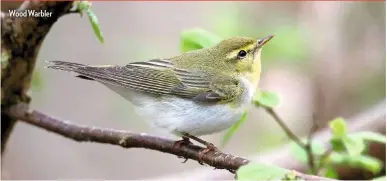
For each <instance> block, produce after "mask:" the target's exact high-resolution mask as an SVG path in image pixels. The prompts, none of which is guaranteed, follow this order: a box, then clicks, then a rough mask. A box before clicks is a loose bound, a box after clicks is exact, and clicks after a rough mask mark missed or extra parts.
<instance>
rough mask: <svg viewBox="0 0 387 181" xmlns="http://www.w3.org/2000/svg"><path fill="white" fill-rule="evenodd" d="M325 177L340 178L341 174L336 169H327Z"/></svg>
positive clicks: (328, 167)
mask: <svg viewBox="0 0 387 181" xmlns="http://www.w3.org/2000/svg"><path fill="white" fill-rule="evenodd" d="M324 176H325V177H328V178H333V179H337V178H339V174H338V173H337V171H336V170H335V168H333V166H327V167H325V171H324Z"/></svg>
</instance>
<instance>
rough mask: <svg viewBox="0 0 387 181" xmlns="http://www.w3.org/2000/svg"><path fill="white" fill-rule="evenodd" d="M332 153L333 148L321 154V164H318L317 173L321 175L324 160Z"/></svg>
mask: <svg viewBox="0 0 387 181" xmlns="http://www.w3.org/2000/svg"><path fill="white" fill-rule="evenodd" d="M331 153H332V150H327V151H325V152H324V153H323V154H322V155H321V156H320V159H319V160H320V161H319V164H318V165H317V168H316V175H320V171H321V169H322V168H323V166H324V160H325V159H326V158H328V157H329V156H330V155H331Z"/></svg>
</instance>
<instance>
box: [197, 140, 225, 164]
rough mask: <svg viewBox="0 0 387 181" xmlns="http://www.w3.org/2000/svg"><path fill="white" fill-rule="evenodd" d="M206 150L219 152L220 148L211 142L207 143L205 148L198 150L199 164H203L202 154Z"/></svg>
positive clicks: (205, 152) (206, 151)
mask: <svg viewBox="0 0 387 181" xmlns="http://www.w3.org/2000/svg"><path fill="white" fill-rule="evenodd" d="M208 152H220V150H219V149H218V148H217V147H215V146H214V145H213V144H212V143H208V144H207V148H204V149H203V150H202V151H200V152H199V155H198V162H199V163H200V164H201V165H203V157H204V155H205V154H207V153H208Z"/></svg>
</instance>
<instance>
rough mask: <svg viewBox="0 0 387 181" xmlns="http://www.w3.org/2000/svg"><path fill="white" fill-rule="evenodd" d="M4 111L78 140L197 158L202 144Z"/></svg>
mask: <svg viewBox="0 0 387 181" xmlns="http://www.w3.org/2000/svg"><path fill="white" fill-rule="evenodd" d="M5 112H6V113H7V115H9V116H10V117H12V118H13V119H17V120H20V121H23V122H26V123H28V124H31V125H34V126H37V127H40V128H43V129H46V130H47V131H50V132H53V133H56V134H59V135H62V136H64V137H66V138H70V139H73V140H75V141H79V142H95V143H104V144H112V145H117V146H121V147H123V148H146V149H151V150H157V151H160V152H163V153H169V154H173V155H176V156H178V157H184V158H188V159H192V160H196V161H198V160H199V152H200V151H201V150H202V149H204V148H203V147H200V146H196V145H193V144H188V145H186V144H183V145H181V146H180V147H175V146H174V143H175V141H173V140H169V139H165V138H161V137H156V136H151V135H147V134H136V133H132V132H128V131H122V130H114V129H107V128H98V127H88V126H83V125H76V124H73V123H70V122H68V121H62V120H59V119H55V118H52V117H50V116H48V115H45V114H43V113H41V112H38V111H34V110H31V109H29V108H28V105H27V104H24V103H20V104H17V105H15V106H12V107H11V108H9V109H7V110H6V111H5ZM201 161H203V162H204V163H206V164H208V165H210V166H212V167H214V168H216V169H227V170H229V171H231V172H234V173H235V171H236V170H237V169H238V168H239V167H241V166H243V165H246V164H248V163H249V162H250V161H249V160H248V159H245V158H241V157H237V156H233V155H230V154H224V153H219V152H209V153H207V154H205V155H204V156H203V157H202V158H201ZM293 172H294V173H295V174H296V175H297V176H298V177H299V178H301V179H304V180H331V179H328V178H324V177H318V176H313V175H307V174H303V173H300V172H296V171H293Z"/></svg>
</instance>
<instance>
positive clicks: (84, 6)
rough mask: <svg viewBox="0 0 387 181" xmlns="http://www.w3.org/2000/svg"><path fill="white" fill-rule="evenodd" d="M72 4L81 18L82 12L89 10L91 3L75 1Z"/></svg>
mask: <svg viewBox="0 0 387 181" xmlns="http://www.w3.org/2000/svg"><path fill="white" fill-rule="evenodd" d="M74 3H75V6H76V7H77V10H78V11H79V14H80V15H81V17H82V16H83V12H84V11H86V10H88V9H90V8H91V2H88V1H76V2H74Z"/></svg>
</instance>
